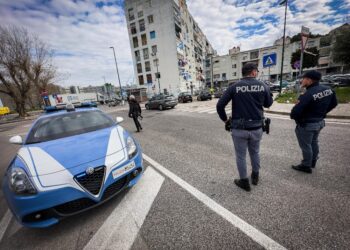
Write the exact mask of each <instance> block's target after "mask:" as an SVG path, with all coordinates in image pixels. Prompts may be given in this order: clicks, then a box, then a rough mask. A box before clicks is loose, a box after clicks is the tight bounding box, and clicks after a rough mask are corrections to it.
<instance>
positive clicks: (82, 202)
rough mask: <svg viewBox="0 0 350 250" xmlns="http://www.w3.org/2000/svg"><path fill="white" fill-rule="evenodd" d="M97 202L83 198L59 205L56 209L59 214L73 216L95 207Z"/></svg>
mask: <svg viewBox="0 0 350 250" xmlns="http://www.w3.org/2000/svg"><path fill="white" fill-rule="evenodd" d="M95 204H96V202H94V201H93V200H91V199H88V198H81V199H78V200H74V201H70V202H66V203H64V204H61V205H58V206H56V207H54V209H55V210H56V212H57V213H59V214H60V215H63V216H67V215H71V214H74V213H76V212H79V211H81V210H84V209H87V208H89V207H92V206H93V205H95Z"/></svg>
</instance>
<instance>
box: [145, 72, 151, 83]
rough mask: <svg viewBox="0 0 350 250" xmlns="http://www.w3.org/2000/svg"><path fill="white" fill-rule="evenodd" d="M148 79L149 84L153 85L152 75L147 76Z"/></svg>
mask: <svg viewBox="0 0 350 250" xmlns="http://www.w3.org/2000/svg"><path fill="white" fill-rule="evenodd" d="M146 78H147V83H152V74H147V75H146Z"/></svg>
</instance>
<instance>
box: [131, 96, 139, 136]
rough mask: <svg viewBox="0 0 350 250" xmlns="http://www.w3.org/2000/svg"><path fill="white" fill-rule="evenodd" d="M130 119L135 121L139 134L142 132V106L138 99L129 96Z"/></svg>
mask: <svg viewBox="0 0 350 250" xmlns="http://www.w3.org/2000/svg"><path fill="white" fill-rule="evenodd" d="M129 117H130V118H132V119H133V120H134V123H135V126H136V129H137V132H140V129H141V130H142V126H141V124H140V122H139V119H138V118H139V117H141V118H142V116H141V107H140V104H139V103H138V102H137V101H136V98H135V96H134V95H130V96H129Z"/></svg>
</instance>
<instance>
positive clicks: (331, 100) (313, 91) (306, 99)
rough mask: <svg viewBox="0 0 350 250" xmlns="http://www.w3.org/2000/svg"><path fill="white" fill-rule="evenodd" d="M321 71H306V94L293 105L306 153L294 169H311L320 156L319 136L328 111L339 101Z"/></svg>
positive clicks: (298, 137)
mask: <svg viewBox="0 0 350 250" xmlns="http://www.w3.org/2000/svg"><path fill="white" fill-rule="evenodd" d="M320 80H321V73H319V72H317V71H314V70H313V71H308V72H306V73H305V74H304V75H303V78H302V81H301V86H302V87H306V92H305V94H303V95H301V96H300V97H299V99H298V101H297V104H296V105H295V106H294V107H293V109H292V111H291V114H290V118H292V119H294V120H295V122H296V124H297V126H296V128H295V134H296V136H297V139H298V143H299V146H300V148H301V151H302V153H303V160H302V161H301V163H300V164H299V165H294V166H292V168H293V169H295V170H298V171H302V172H306V173H312V168H314V167H315V166H316V162H317V159H318V152H319V148H318V136H319V134H320V131H321V129H322V128H323V127H324V126H325V121H324V118H325V117H326V114H327V113H328V112H329V111H331V110H332V109H334V108H335V107H336V106H337V104H338V102H337V98H336V95H335V93H334V91H333V90H332V89H331V88H329V87H327V86H324V85H320V84H319V81H320Z"/></svg>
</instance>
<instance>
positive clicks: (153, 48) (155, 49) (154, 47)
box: [152, 45, 158, 54]
mask: <svg viewBox="0 0 350 250" xmlns="http://www.w3.org/2000/svg"><path fill="white" fill-rule="evenodd" d="M157 52H158V50H157V45H153V46H152V53H153V54H157Z"/></svg>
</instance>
